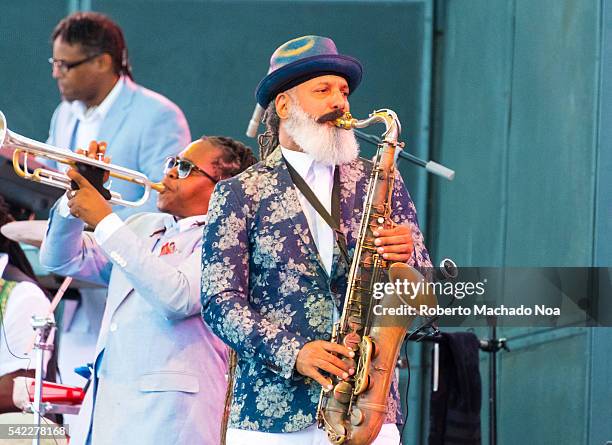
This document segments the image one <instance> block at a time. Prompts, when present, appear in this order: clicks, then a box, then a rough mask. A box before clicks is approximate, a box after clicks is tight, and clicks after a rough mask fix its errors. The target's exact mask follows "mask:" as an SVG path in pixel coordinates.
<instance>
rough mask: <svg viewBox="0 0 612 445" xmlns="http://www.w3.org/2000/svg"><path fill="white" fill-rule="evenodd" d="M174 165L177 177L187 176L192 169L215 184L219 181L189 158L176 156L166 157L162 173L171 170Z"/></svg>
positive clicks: (183, 177)
mask: <svg viewBox="0 0 612 445" xmlns="http://www.w3.org/2000/svg"><path fill="white" fill-rule="evenodd" d="M175 166H176V171H177V173H178V178H179V179H185V178H186V177H187V176H189V174H190V173H191V172H192V171H196V172H198V173H201V174H203V175H204V176H206V177H207V178H208V179H210V180H211V181H212V182H213V183H215V184H216V183H217V182H219V180H218V179H215V178H213V177H212V176H211V175H209V174H208V173H206V172H205V171H204V170H202V169H201V168H200V167H198V166H197V165H195V164H194V163H193V162H191V161H190V160H188V159H180V158H177V157H176V156H169V157H167V158H166V161H165V164H164V174H168V172H169V171H170V170H172V169H173V168H174V167H175Z"/></svg>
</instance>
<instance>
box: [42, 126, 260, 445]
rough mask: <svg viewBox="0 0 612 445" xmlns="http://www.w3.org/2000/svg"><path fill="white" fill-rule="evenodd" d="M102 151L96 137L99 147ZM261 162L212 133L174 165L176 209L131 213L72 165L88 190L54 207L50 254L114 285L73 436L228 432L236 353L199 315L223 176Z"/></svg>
mask: <svg viewBox="0 0 612 445" xmlns="http://www.w3.org/2000/svg"><path fill="white" fill-rule="evenodd" d="M99 149H100V146H99V145H98V144H96V143H92V144H91V145H90V150H89V156H91V157H95V156H96V154H97V153H98V152H99ZM254 162H255V157H254V156H253V154H252V153H251V150H250V149H249V148H248V147H246V146H245V145H243V144H241V143H240V142H237V141H234V140H232V139H230V138H226V137H218V136H217V137H202V138H201V139H199V140H196V141H194V142H192V143H191V144H189V145H188V146H187V147H186V148H185V149H184V150H183V151H182V152H181V153H180V154H179V155H178V156H173V157H169V158H168V159H167V160H166V162H165V164H164V168H165V169H164V171H165V176H164V178H163V181H162V183H163V185H164V190H163V191H162V192H160V194H159V197H158V200H157V206H158V208H159V210H160V211H161V212H165V213H138V214H136V215H133V216H131V217H130V218H128V219H127V220H126V221H123V220H122V219H121V217H119V215H117V214H116V213H114V212H113V211H112V208H111V206H110V205H109V203H108V202H107V201H105V199H104V198H103V197H102V195H101V194H100V193H99V192H98V191H97V190H96V189H95V188H94V187H93V186H92V185H91V184H90V183H89V182H88V181H87V180H86V179H85V178H84V177H83V176H81V175H80V174H79V173H77V172H76V170H73V169H71V170H69V171H68V172H67V175H68V176H69V177H70V178H71V179H72V180H74V181H75V182H76V183H77V184H78V186H79V189H78V190H71V191H69V192H67V194H66V195H64V196H63V197H62V198H60V200H59V201H58V202H57V203H56V205H55V206H54V208H53V210H52V213H51V218H50V220H49V227H48V229H47V234H46V237H45V240H44V242H43V245H42V248H41V253H40V259H41V264H42V265H43V266H45V267H46V268H47V269H48V270H50V271H53V272H56V273H59V274H63V275H71V276H74V277H77V278H80V279H82V280H85V281H91V282H96V283H99V284H104V285H108V299H107V301H106V308H105V311H104V318H103V320H102V328H101V329H100V336H99V337H98V341H97V345H96V354H95V361H94V364H93V373H92V381H91V384H90V386H89V389H88V391H87V394H86V397H85V400H84V402H83V406H82V408H81V411H80V413H79V418H78V421H77V424H75V425H70V427H71V429H70V433H71V436H72V439H71V443H72V444H77V445H81V444H93V445H103V444H119V443H120V444H126V445H139V444H145V443H146V444H150V443H156V444H168V445H169V444H172V445H177V444H193V443H211V444H212V443H217V442H218V441H219V422H220V421H221V415H222V407H223V400H224V397H225V390H224V389H225V371H226V352H227V351H226V347H225V345H224V344H223V343H222V342H221V341H220V340H219V339H218V338H217V337H215V336H214V335H213V334H212V333H211V332H210V330H209V329H208V327H207V326H205V325H204V323H202V319H201V317H200V315H199V314H200V309H201V306H200V298H199V297H200V294H199V289H200V258H201V241H202V230H203V226H204V225H205V224H206V213H207V210H208V200H209V197H210V194H211V193H212V191H213V188H214V187H215V184H216V183H217V182H218V181H219V180H220V179H223V178H229V177H230V176H232V175H234V174H236V173H238V172H240V171H242V170H244V169H245V168H246V167H248V166H250V165H251V164H253V163H254ZM160 169H162V166H160ZM85 223H87V224H88V225H89V226H91V227H93V228H94V231H93V233H92V232H84V231H83V229H84V226H85Z"/></svg>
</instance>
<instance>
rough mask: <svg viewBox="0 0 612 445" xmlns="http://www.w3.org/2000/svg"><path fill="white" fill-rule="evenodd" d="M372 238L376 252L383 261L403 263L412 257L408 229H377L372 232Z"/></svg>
mask: <svg viewBox="0 0 612 445" xmlns="http://www.w3.org/2000/svg"><path fill="white" fill-rule="evenodd" d="M374 236H375V237H376V238H375V240H374V244H375V245H376V247H377V251H378V253H379V254H382V256H383V258H384V259H385V260H387V261H394V262H403V263H405V262H406V261H408V260H409V259H410V257H411V256H412V251H413V250H414V244H413V242H412V230H411V229H410V227H408V226H395V227H393V228H392V229H383V228H377V229H375V230H374Z"/></svg>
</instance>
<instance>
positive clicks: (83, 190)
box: [66, 168, 113, 229]
mask: <svg viewBox="0 0 612 445" xmlns="http://www.w3.org/2000/svg"><path fill="white" fill-rule="evenodd" d="M66 175H67V176H68V177H69V178H70V179H72V180H73V181H74V182H76V183H77V184H78V186H79V189H78V190H69V191H68V192H67V193H66V195H67V196H68V207H69V208H70V213H71V214H72V215H73V216H75V217H76V218H80V219H81V220H83V222H85V223H86V224H89V225H90V226H91V227H93V228H94V229H95V228H96V226H97V225H98V223H99V222H100V221H102V220H103V219H104V218H105V217H106V216H107V215H109V214H111V213H112V212H113V209H112V207H111V205H110V204H109V203H108V201H107V200H106V199H104V197H103V196H102V195H101V194H100V193H99V192H98V191H97V190H96V189H95V188H94V186H92V185H91V183H90V182H89V181H88V180H87V179H85V178H84V177H83V176H82V175H81V174H79V173H78V172H77V171H76V170H75V169H72V168H71V169H69V170H68V171H67V172H66Z"/></svg>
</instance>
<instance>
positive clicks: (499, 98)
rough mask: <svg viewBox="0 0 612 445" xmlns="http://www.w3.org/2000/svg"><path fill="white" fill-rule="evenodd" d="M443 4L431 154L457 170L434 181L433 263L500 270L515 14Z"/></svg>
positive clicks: (501, 5) (480, 3) (477, 2)
mask: <svg viewBox="0 0 612 445" xmlns="http://www.w3.org/2000/svg"><path fill="white" fill-rule="evenodd" d="M469 4H470V7H469V8H466V7H465V6H466V5H465V2H462V1H448V2H439V3H438V5H439V8H438V9H437V10H436V15H437V19H438V20H437V28H438V29H437V33H436V34H437V35H438V37H437V39H436V40H437V42H436V50H437V52H438V54H439V57H438V66H437V67H436V80H435V84H434V85H436V87H437V88H436V91H435V92H434V95H435V96H434V97H435V102H434V107H435V111H434V122H433V128H434V135H433V140H434V147H433V150H434V151H433V153H434V154H433V157H434V158H435V159H437V160H439V161H440V162H442V163H444V164H445V165H447V166H449V167H451V168H454V169H455V170H456V178H455V180H454V181H452V182H448V181H443V180H440V179H437V178H432V179H430V183H431V187H432V190H433V192H432V196H431V202H430V208H431V212H430V219H431V220H430V221H431V223H430V227H429V231H430V234H431V236H430V240H431V243H430V244H431V246H432V253H433V257H434V258H442V257H445V256H450V257H451V258H453V259H454V260H455V261H456V262H457V264H459V265H462V266H467V265H473V266H476V265H480V266H484V265H500V264H501V263H502V258H503V231H504V227H505V220H504V214H505V197H504V194H503V189H502V188H501V187H500V185H502V184H503V183H504V180H505V178H504V171H503V170H501V169H500V166H501V165H503V162H504V156H505V147H506V144H507V138H508V135H507V122H508V115H509V112H510V110H509V104H510V99H509V76H510V69H511V55H512V45H511V44H512V40H511V39H512V15H511V14H512V9H511V4H509V3H507V2H505V1H501V2H500V1H497V2H496V1H490V0H471V1H470V2H469Z"/></svg>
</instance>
